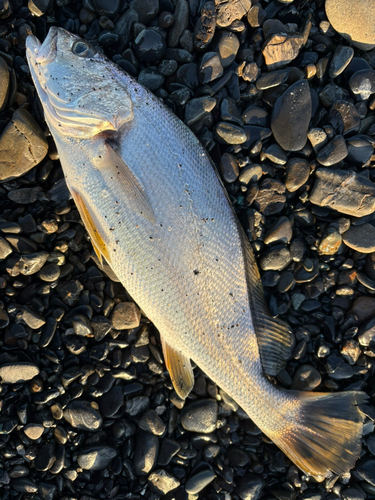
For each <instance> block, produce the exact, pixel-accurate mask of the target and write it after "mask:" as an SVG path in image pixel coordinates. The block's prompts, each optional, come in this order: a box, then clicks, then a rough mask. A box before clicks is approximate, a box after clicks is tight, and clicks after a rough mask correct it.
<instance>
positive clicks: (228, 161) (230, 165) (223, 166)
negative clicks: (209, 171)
mask: <svg viewBox="0 0 375 500" xmlns="http://www.w3.org/2000/svg"><path fill="white" fill-rule="evenodd" d="M219 167H220V172H221V175H222V177H223V179H224V181H225V182H228V183H231V182H235V181H236V179H237V178H238V176H239V172H240V169H239V167H238V163H237V160H236V157H235V156H233V155H231V154H230V153H224V154H223V156H222V157H221V159H220V164H219Z"/></svg>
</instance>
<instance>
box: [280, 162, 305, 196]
mask: <svg viewBox="0 0 375 500" xmlns="http://www.w3.org/2000/svg"><path fill="white" fill-rule="evenodd" d="M309 176H310V165H309V162H308V161H307V160H305V159H304V158H292V159H291V160H289V161H288V163H287V165H286V178H285V187H286V188H287V190H288V191H289V192H290V193H294V192H295V191H297V190H298V189H299V188H300V187H302V186H303V185H304V184H306V182H307V181H308V179H309Z"/></svg>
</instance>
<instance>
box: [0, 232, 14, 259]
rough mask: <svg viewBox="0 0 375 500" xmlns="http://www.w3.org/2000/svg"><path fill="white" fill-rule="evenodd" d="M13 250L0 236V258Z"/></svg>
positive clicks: (5, 256)
mask: <svg viewBox="0 0 375 500" xmlns="http://www.w3.org/2000/svg"><path fill="white" fill-rule="evenodd" d="M12 252H13V250H12V247H11V246H10V245H9V243H8V242H7V240H5V239H4V238H2V237H1V236H0V259H6V258H7V257H8V255H10V254H11V253H12Z"/></svg>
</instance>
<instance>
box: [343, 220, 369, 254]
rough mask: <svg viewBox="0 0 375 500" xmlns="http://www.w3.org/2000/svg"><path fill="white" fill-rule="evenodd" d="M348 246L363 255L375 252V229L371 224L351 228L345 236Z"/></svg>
mask: <svg viewBox="0 0 375 500" xmlns="http://www.w3.org/2000/svg"><path fill="white" fill-rule="evenodd" d="M342 238H343V241H344V243H345V245H346V246H348V247H350V248H353V250H357V251H358V252H361V253H372V252H375V227H374V226H372V225H371V224H368V223H367V224H362V225H361V226H351V227H350V228H349V229H348V230H347V231H346V232H345V233H344V234H343V235H342Z"/></svg>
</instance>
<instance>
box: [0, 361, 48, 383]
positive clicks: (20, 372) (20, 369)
mask: <svg viewBox="0 0 375 500" xmlns="http://www.w3.org/2000/svg"><path fill="white" fill-rule="evenodd" d="M38 374H39V368H38V367H37V366H36V365H35V364H34V363H31V362H28V361H19V362H14V363H5V364H2V365H1V366H0V379H1V382H2V383H3V384H19V383H22V382H26V381H27V380H31V379H32V378H34V377H36V376H37V375H38Z"/></svg>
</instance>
